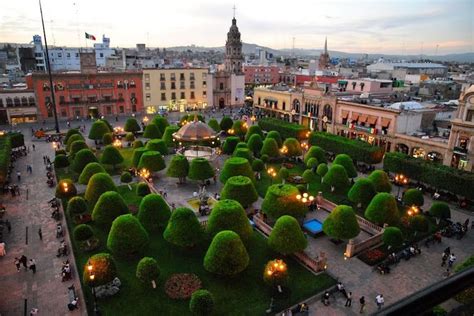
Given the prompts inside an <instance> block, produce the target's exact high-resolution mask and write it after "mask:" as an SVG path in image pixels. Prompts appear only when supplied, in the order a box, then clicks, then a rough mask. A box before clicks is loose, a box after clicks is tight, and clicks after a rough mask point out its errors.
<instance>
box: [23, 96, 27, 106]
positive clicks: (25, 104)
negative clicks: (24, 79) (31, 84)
mask: <svg viewBox="0 0 474 316" xmlns="http://www.w3.org/2000/svg"><path fill="white" fill-rule="evenodd" d="M21 105H22V106H28V99H27V98H26V97H21Z"/></svg>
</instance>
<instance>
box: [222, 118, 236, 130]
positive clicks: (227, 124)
mask: <svg viewBox="0 0 474 316" xmlns="http://www.w3.org/2000/svg"><path fill="white" fill-rule="evenodd" d="M233 124H234V121H232V119H231V118H230V117H228V116H224V117H223V118H222V120H221V122H220V124H219V126H220V127H221V130H223V131H225V132H227V130H228V129H231V128H232V125H233Z"/></svg>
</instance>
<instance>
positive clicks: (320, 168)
mask: <svg viewBox="0 0 474 316" xmlns="http://www.w3.org/2000/svg"><path fill="white" fill-rule="evenodd" d="M328 171H329V168H328V165H327V164H325V163H324V162H323V163H320V164H319V165H318V168H317V169H316V173H317V174H318V176H320V177H321V181H322V180H323V178H324V176H325V175H326V173H328Z"/></svg>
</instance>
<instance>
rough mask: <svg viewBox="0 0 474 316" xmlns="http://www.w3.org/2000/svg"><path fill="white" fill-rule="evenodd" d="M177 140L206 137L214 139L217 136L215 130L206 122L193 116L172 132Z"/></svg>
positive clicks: (202, 138) (195, 139)
mask: <svg viewBox="0 0 474 316" xmlns="http://www.w3.org/2000/svg"><path fill="white" fill-rule="evenodd" d="M173 137H174V138H175V139H177V140H178V141H184V142H196V141H200V140H206V139H214V138H216V137H217V134H216V132H215V131H214V130H213V129H212V128H210V127H209V126H208V125H207V124H206V123H203V122H201V121H199V120H198V119H197V116H195V117H194V121H192V122H190V123H187V124H186V125H184V126H183V127H181V128H180V129H179V131H177V132H176V133H174V134H173Z"/></svg>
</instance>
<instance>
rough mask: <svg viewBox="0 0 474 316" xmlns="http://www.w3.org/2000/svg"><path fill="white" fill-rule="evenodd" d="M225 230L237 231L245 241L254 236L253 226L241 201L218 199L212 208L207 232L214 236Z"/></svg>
mask: <svg viewBox="0 0 474 316" xmlns="http://www.w3.org/2000/svg"><path fill="white" fill-rule="evenodd" d="M223 230H231V231H233V232H235V233H237V234H238V235H239V236H240V239H242V240H243V241H248V240H249V239H250V237H251V236H252V232H253V231H252V226H250V223H249V220H248V218H247V215H246V214H245V210H244V209H243V207H242V205H240V203H239V202H237V201H234V200H227V199H224V200H220V201H218V202H217V203H216V204H215V205H214V207H213V208H212V212H211V215H210V216H209V219H208V223H207V233H208V234H209V236H210V237H211V238H212V237H214V236H215V235H217V233H219V232H221V231H223Z"/></svg>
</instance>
